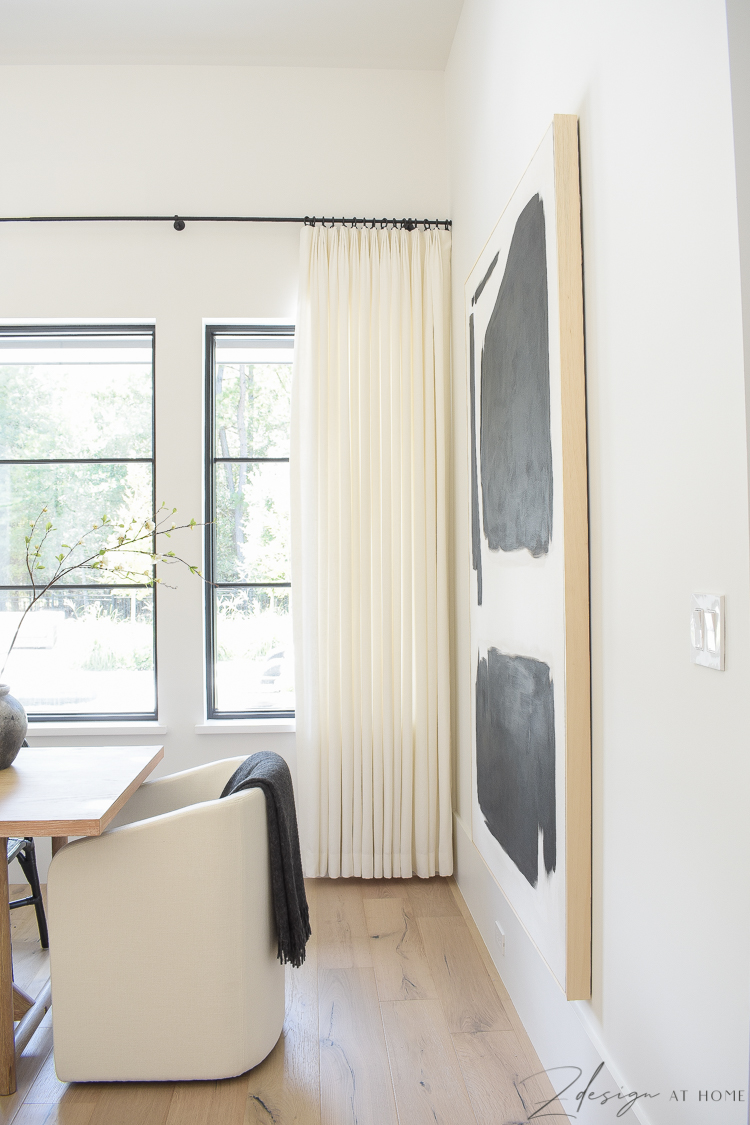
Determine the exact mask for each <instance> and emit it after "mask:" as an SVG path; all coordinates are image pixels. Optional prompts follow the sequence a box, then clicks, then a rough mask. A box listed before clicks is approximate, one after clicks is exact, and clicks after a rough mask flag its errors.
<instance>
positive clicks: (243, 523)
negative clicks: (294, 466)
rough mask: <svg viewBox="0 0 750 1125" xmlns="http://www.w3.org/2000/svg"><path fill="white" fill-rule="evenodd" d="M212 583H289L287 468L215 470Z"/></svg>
mask: <svg viewBox="0 0 750 1125" xmlns="http://www.w3.org/2000/svg"><path fill="white" fill-rule="evenodd" d="M214 474H215V490H214V497H215V510H214V520H215V526H214V543H215V550H216V558H215V567H214V578H215V580H216V581H217V582H288V581H289V575H290V564H289V465H288V464H287V463H286V462H281V463H278V462H273V461H267V462H251V463H250V464H246V463H245V464H243V463H241V464H237V463H231V462H224V463H219V464H217V465H215V466H214Z"/></svg>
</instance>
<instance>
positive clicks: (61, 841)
mask: <svg viewBox="0 0 750 1125" xmlns="http://www.w3.org/2000/svg"><path fill="white" fill-rule="evenodd" d="M67 842H68V837H67V836H53V837H52V855H53V856H56V855H57V853H58V852H59V851H60V848H64V847H65V845H66V844H67Z"/></svg>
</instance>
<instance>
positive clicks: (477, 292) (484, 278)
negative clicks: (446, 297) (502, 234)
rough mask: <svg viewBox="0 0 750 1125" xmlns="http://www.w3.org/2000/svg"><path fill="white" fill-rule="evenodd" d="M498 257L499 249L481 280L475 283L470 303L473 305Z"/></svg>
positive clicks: (480, 294) (489, 276)
mask: <svg viewBox="0 0 750 1125" xmlns="http://www.w3.org/2000/svg"><path fill="white" fill-rule="evenodd" d="M499 257H500V251H499V250H498V252H497V254H495V257H494V258H493V259H492V261H491V262H490V268H489V269H488V270H487V273H486V274H485V275H484V277H483V278H482V280H481V281H480V282H479V285H477V290H476V293H475V294H474V296H473V297H472V298H471V303H472V305H475V304H476V303H477V301H478V300H479V298H480V297H481V296H482V290H483V289H484V287H485V285H486V284H487V282H488V281H489V280H490V278H491V277H492V271H493V270H494V268H495V266H496V265H497V260H498V258H499Z"/></svg>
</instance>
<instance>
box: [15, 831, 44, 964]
mask: <svg viewBox="0 0 750 1125" xmlns="http://www.w3.org/2000/svg"><path fill="white" fill-rule="evenodd" d="M17 859H18V862H19V863H20V865H21V870H22V871H23V873H24V875H25V876H26V882H27V883H28V884H29V886H30V887H31V895H30V896H29V897H30V900H31V902H32V903H33V906H34V909H35V910H36V920H37V925H38V926H39V941H40V942H41V944H42V949H49V935H48V933H47V919H46V918H45V916H44V903H43V901H42V888H41V886H40V885H39V872H38V871H37V867H36V848H35V846H34V840H33V838H32V837H31V836H27V837H26V843H25V845H24V848H23V850H22V851H20V852H19V853H18V856H17Z"/></svg>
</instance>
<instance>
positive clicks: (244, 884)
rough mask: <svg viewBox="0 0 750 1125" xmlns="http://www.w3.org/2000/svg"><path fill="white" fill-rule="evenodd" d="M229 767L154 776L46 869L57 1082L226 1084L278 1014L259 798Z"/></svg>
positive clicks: (259, 1047) (280, 990)
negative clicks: (231, 790)
mask: <svg viewBox="0 0 750 1125" xmlns="http://www.w3.org/2000/svg"><path fill="white" fill-rule="evenodd" d="M242 761H243V759H242V758H229V759H226V760H224V761H221V762H212V763H211V764H209V765H206V766H199V767H198V768H197V769H191V770H187V771H185V772H184V773H178V774H173V775H172V776H170V777H165V778H161V779H160V780H157V781H147V782H145V783H144V784H143V785H142V786H141V787H140V789H138V790H137V791H136V793H135V794H134V795H133V796H132V797H131V798H130V800H129V801H128V803H127V804H126V805H125V807H124V808H123V810H122V811H121V812H120V814H119V815H118V816H117V818H116V820H115V821H113V825H112V827H111V828H110V829H109V830H108V831H107V832H105V833H104V835H102V836H98V837H91V838H89V839H85V840H77V841H75V842H73V843H71V844H68V845H67V846H66V847H65V848H63V849H62V850H61V851H59V852H58V854H57V855H56V856H55V858H54V859H53V861H52V865H51V867H50V870H49V877H48V916H49V928H50V946H51V957H50V960H51V979H52V996H53V1005H52V1021H53V1035H54V1044H55V1069H56V1070H57V1074H58V1077H59V1078H60V1079H62V1080H63V1081H67V1082H107V1081H136V1080H140V1081H159V1080H180V1079H212V1078H227V1077H229V1076H231V1075H236V1074H242V1073H244V1072H245V1071H246V1070H249V1069H250V1068H251V1067H253V1066H255V1065H256V1064H257V1063H259V1062H260V1061H261V1060H262V1059H263V1058H265V1056H266V1055H267V1054H268V1053H269V1051H270V1050H271V1049H272V1048H273V1046H274V1044H275V1043H276V1041H277V1039H278V1037H279V1035H280V1033H281V1027H282V1024H283V1020H284V969H283V966H282V965H281V964H280V963H279V961H278V960H277V956H276V953H277V942H276V932H275V925H274V921H273V904H272V900H271V888H270V881H269V858H268V837H267V832H266V804H265V796H264V794H263V792H262V790H260V789H249V790H246V791H244V792H240V793H237V794H235V795H233V796H231V797H225V798H224V799H222V800H219V799H218V798H219V794H220V793H221V791H222V789H223V788H224V785H225V784H226V782H227V781H228V780H229V778H230V777H231V775H232V774H233V773H234V771H235V770H236V769H237V767H238V766H239V765H240V764H241V762H242Z"/></svg>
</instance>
